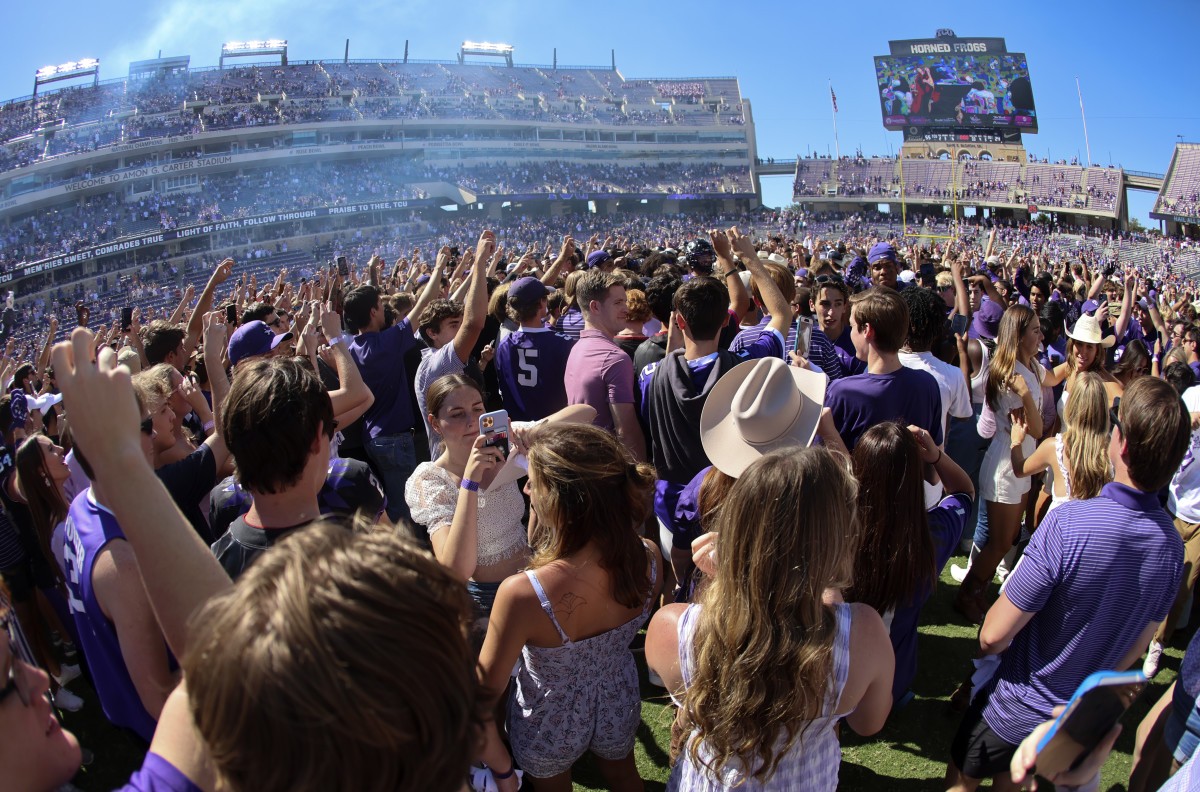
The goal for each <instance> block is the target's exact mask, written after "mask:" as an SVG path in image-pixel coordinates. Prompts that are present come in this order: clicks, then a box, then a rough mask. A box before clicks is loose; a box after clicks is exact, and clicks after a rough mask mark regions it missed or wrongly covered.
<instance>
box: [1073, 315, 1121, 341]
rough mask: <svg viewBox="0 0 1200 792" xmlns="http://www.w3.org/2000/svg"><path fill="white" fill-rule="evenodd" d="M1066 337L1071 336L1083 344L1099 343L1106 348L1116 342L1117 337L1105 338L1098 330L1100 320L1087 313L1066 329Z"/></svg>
mask: <svg viewBox="0 0 1200 792" xmlns="http://www.w3.org/2000/svg"><path fill="white" fill-rule="evenodd" d="M1067 338H1073V339H1075V340H1076V341H1081V342H1083V343H1085V344H1099V345H1100V346H1102V347H1104V348H1106V349H1107V348H1108V347H1110V346H1112V345H1113V344H1115V343H1117V337H1116V336H1108V337H1107V338H1106V337H1105V336H1104V334H1103V333H1101V332H1100V322H1099V321H1097V319H1096V317H1094V316H1089V315H1088V314H1083V315H1082V316H1080V317H1079V319H1077V320H1076V321H1075V327H1073V328H1072V329H1071V330H1069V331H1067Z"/></svg>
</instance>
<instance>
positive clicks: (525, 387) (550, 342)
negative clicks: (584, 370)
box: [495, 327, 575, 421]
mask: <svg viewBox="0 0 1200 792" xmlns="http://www.w3.org/2000/svg"><path fill="white" fill-rule="evenodd" d="M574 345H575V342H574V341H572V340H571V339H570V338H568V337H567V336H565V335H563V334H562V333H556V332H554V331H553V330H551V329H550V328H548V327H545V328H537V327H522V328H521V329H520V330H517V331H516V332H513V333H509V334H508V335H507V336H505V337H504V338H503V340H501V341H500V346H498V347H497V348H496V360H495V365H496V376H497V377H498V378H499V379H500V395H501V396H502V397H503V398H504V409H506V410H508V417H509V418H510V419H512V420H514V421H538V420H541V419H542V418H545V417H546V416H547V415H553V414H554V413H556V412H558V411H559V410H561V409H562V408H564V407H566V406H567V389H566V381H565V379H564V375H565V373H566V370H567V358H568V357H570V355H571V347H572V346H574Z"/></svg>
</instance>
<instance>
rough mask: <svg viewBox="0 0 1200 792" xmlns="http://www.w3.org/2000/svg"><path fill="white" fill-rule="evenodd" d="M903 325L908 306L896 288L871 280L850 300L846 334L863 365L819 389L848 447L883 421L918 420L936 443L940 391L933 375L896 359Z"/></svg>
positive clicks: (939, 435) (903, 336) (914, 422)
mask: <svg viewBox="0 0 1200 792" xmlns="http://www.w3.org/2000/svg"><path fill="white" fill-rule="evenodd" d="M908 329H909V320H908V306H907V305H906V304H905V302H904V300H903V299H901V297H900V294H899V293H898V292H896V291H894V290H892V289H889V288H887V287H884V286H877V287H875V288H874V289H869V290H868V291H865V292H860V293H858V294H856V295H854V297H853V298H852V299H851V300H850V335H851V338H852V339H853V341H854V347H855V351H856V352H857V355H858V359H859V360H865V361H866V363H867V370H866V372H865V373H863V374H856V375H854V376H850V377H843V378H842V379H839V380H836V381H834V382H831V383H830V384H829V390H827V391H826V392H825V406H826V407H829V409H830V410H831V411H832V413H833V422H834V425H835V426H836V427H837V429H838V432H839V433H840V434H841V435H842V440H843V441H844V442H845V443H846V447H847V448H849V449H850V450H854V446H855V445H856V444H857V443H858V438H860V437H862V435H863V433H864V432H866V431H867V430H868V429H870V428H871V427H872V426H874V425H875V424H877V423H882V422H883V421H900V422H901V423H903V424H904V425H906V426H908V425H913V426H919V427H921V428H922V429H924V430H925V431H927V432H929V434H930V436H931V437H933V441H934V443H936V444H937V445H939V446H940V445H941V444H942V395H941V391H940V390H939V389H938V384H937V380H935V379H934V378H933V375H931V374H929V373H928V372H926V371H918V370H916V369H910V368H905V367H904V366H903V365H902V364H901V363H900V355H899V352H900V347H901V345H902V344H903V343H904V339H906V338H907V337H908Z"/></svg>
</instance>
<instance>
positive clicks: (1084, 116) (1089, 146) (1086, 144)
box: [1075, 77, 1092, 168]
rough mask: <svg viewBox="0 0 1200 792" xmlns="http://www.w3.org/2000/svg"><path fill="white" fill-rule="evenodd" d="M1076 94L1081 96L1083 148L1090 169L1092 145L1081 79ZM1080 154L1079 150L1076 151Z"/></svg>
mask: <svg viewBox="0 0 1200 792" xmlns="http://www.w3.org/2000/svg"><path fill="white" fill-rule="evenodd" d="M1075 92H1076V93H1078V94H1079V117H1080V118H1082V119H1083V146H1084V148H1086V149H1087V158H1088V167H1089V168H1090V167H1092V144H1091V143H1089V142H1088V133H1087V114H1086V113H1084V112H1083V89H1081V88H1080V87H1079V78H1078V77H1076V78H1075ZM1076 153H1078V149H1076Z"/></svg>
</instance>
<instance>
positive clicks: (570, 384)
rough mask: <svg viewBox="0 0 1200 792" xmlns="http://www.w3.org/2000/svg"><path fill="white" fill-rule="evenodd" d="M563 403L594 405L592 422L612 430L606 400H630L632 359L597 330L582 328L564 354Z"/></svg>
mask: <svg viewBox="0 0 1200 792" xmlns="http://www.w3.org/2000/svg"><path fill="white" fill-rule="evenodd" d="M565 378H566V385H567V404H588V405H591V406H592V407H594V408H595V410H596V419H595V420H594V421H593V422H592V423H594V424H595V425H596V426H599V427H601V428H602V429H608V430H610V431H611V430H613V429H615V428H616V425H615V424H614V423H613V417H612V411H611V410H610V409H609V407H608V405H610V404H633V361H632V360H631V359H630V358H629V355H627V354H625V350H623V349H621V347H619V346H617V345H616V343H614V342H613V340H612V339H611V338H609V337H608V336H606V335H604V333H602V332H600V331H599V330H586V329H585V330H584V331H583V332H581V333H580V334H579V341H577V342H576V343H575V346H574V347H572V348H571V354H570V355H569V356H568V357H567V370H566V374H565Z"/></svg>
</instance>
